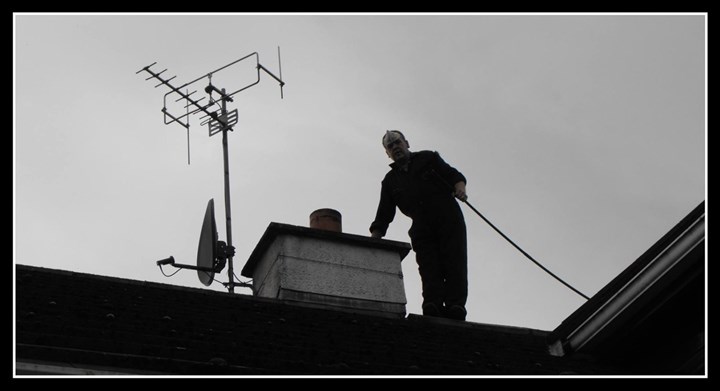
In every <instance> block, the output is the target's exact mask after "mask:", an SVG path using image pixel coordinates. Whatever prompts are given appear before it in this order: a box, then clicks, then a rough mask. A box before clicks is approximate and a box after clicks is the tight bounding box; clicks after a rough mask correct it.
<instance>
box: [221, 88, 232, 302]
mask: <svg viewBox="0 0 720 391" xmlns="http://www.w3.org/2000/svg"><path fill="white" fill-rule="evenodd" d="M220 99H222V116H223V118H227V117H226V115H227V100H228V99H229V98H227V97H226V96H225V89H224V88H223V89H222V90H221V97H220ZM229 129H230V127H229V126H227V125H225V126H223V131H222V132H223V138H222V146H223V166H224V167H225V234H226V236H227V238H226V239H227V245H228V246H232V218H231V217H230V163H229V161H228V160H229V156H228V139H227V132H228V130H229ZM228 281H229V283H228V291H229V292H230V293H234V292H235V280H234V276H233V259H232V257H228Z"/></svg>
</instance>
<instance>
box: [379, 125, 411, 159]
mask: <svg viewBox="0 0 720 391" xmlns="http://www.w3.org/2000/svg"><path fill="white" fill-rule="evenodd" d="M382 143H383V147H385V153H387V155H388V157H389V158H390V159H392V160H393V161H398V160H402V159H405V158H407V157H409V156H410V149H409V148H410V143H408V141H407V140H406V139H405V136H404V135H403V134H402V132H400V131H399V130H388V131H386V132H385V135H384V136H383V139H382Z"/></svg>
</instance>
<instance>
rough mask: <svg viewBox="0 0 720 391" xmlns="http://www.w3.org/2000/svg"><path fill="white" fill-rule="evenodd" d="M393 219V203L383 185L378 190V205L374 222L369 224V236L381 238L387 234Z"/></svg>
mask: <svg viewBox="0 0 720 391" xmlns="http://www.w3.org/2000/svg"><path fill="white" fill-rule="evenodd" d="M393 219H395V202H394V201H393V199H392V196H391V195H390V193H389V191H388V190H387V188H386V186H385V183H384V182H383V185H382V187H381V189H380V203H379V204H378V208H377V213H376V214H375V221H373V222H372V224H370V236H372V237H373V238H382V237H383V236H385V233H387V229H388V226H389V225H390V223H391V222H392V221H393Z"/></svg>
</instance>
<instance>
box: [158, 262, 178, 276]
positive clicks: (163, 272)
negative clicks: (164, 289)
mask: <svg viewBox="0 0 720 391" xmlns="http://www.w3.org/2000/svg"><path fill="white" fill-rule="evenodd" d="M158 267H159V268H160V273H162V274H163V276H165V277H172V276H174V275H176V274H177V272H179V271H180V269H177V270H175V273H173V274H171V275H167V274H165V271H163V268H162V266H160V265H158Z"/></svg>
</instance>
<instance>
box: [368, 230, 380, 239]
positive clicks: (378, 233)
mask: <svg viewBox="0 0 720 391" xmlns="http://www.w3.org/2000/svg"><path fill="white" fill-rule="evenodd" d="M370 236H371V237H373V238H376V239H380V238H382V237H383V235H382V234H381V233H380V231H372V232H370Z"/></svg>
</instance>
